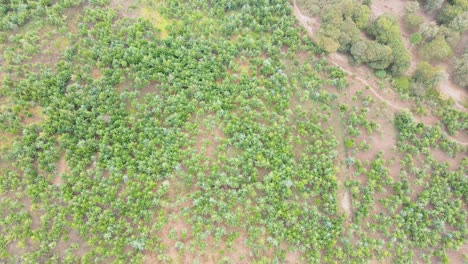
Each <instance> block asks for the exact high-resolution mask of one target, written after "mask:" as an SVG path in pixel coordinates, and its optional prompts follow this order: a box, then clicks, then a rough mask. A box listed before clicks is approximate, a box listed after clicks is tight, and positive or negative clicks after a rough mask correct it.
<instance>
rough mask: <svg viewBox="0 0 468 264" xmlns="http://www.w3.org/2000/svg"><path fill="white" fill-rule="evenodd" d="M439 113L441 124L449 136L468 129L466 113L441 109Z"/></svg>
mask: <svg viewBox="0 0 468 264" xmlns="http://www.w3.org/2000/svg"><path fill="white" fill-rule="evenodd" d="M440 112H441V113H439V115H440V116H441V121H442V124H444V125H445V127H446V128H447V131H448V132H449V134H450V135H454V134H455V133H456V132H457V131H464V130H466V129H468V113H465V112H461V111H458V110H455V109H450V108H448V109H441V111H440Z"/></svg>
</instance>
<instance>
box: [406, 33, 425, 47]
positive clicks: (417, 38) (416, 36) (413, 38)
mask: <svg viewBox="0 0 468 264" xmlns="http://www.w3.org/2000/svg"><path fill="white" fill-rule="evenodd" d="M422 39H423V37H422V35H421V34H419V33H413V34H411V35H410V37H409V40H410V43H411V44H413V45H415V44H419V43H420V42H421V40H422Z"/></svg>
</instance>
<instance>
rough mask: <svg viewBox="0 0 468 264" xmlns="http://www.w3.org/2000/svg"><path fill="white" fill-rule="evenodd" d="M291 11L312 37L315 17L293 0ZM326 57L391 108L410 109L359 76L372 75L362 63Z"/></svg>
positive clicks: (373, 82)
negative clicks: (309, 15) (385, 96)
mask: <svg viewBox="0 0 468 264" xmlns="http://www.w3.org/2000/svg"><path fill="white" fill-rule="evenodd" d="M293 11H294V15H295V16H296V18H297V19H298V20H299V23H300V24H301V26H303V27H304V28H305V29H306V31H307V33H308V35H309V37H311V38H312V39H313V38H314V28H316V27H317V26H319V23H318V21H317V20H316V19H313V18H310V17H308V16H306V15H304V14H302V12H301V10H300V9H299V7H298V6H297V4H296V1H295V0H294V1H293ZM309 24H312V26H311V25H309ZM327 58H328V61H329V62H330V63H331V64H333V65H335V66H337V67H340V68H341V69H342V70H343V71H344V72H346V73H347V74H348V75H350V76H351V77H353V79H354V80H356V81H359V82H360V83H362V84H364V85H365V86H366V87H368V88H369V90H370V91H371V92H372V93H373V94H374V95H375V97H377V98H378V99H379V100H381V101H383V102H385V103H386V104H387V105H389V106H390V107H392V108H393V109H395V110H398V111H409V110H410V106H411V104H410V103H403V102H401V101H397V100H392V101H390V100H388V99H386V98H384V97H383V96H382V95H380V94H379V93H378V92H377V91H376V90H375V89H374V88H373V87H375V86H377V81H376V80H375V78H372V79H371V80H369V81H368V80H365V79H364V78H362V77H360V76H372V73H371V72H370V71H369V69H367V68H365V67H364V66H362V65H361V66H357V65H353V66H351V65H350V64H349V63H348V59H347V57H346V56H345V55H343V54H339V53H332V54H329V55H328V56H327ZM394 97H395V96H394ZM415 119H416V121H418V122H421V123H424V122H423V121H422V120H420V119H418V118H417V117H415ZM443 133H444V135H445V136H446V137H447V138H450V139H451V140H452V141H454V142H456V143H458V144H461V145H465V146H466V145H468V142H462V141H459V140H457V139H455V138H453V137H452V136H450V135H448V134H447V133H446V132H445V131H444V132H443Z"/></svg>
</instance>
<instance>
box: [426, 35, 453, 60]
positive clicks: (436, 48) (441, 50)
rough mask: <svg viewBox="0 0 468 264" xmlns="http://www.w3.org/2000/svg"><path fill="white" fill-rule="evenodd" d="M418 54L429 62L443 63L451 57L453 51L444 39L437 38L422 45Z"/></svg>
mask: <svg viewBox="0 0 468 264" xmlns="http://www.w3.org/2000/svg"><path fill="white" fill-rule="evenodd" d="M420 54H421V56H423V58H425V59H426V60H429V61H444V60H447V59H449V58H451V57H452V56H453V51H452V48H451V47H450V45H449V44H448V43H447V41H446V40H445V38H442V37H437V38H435V39H434V40H432V41H430V42H428V43H426V44H423V45H422V46H421V49H420Z"/></svg>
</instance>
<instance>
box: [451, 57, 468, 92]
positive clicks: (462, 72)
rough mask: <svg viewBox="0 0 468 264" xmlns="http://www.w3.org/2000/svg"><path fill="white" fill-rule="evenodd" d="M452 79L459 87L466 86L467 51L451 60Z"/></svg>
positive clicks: (467, 74)
mask: <svg viewBox="0 0 468 264" xmlns="http://www.w3.org/2000/svg"><path fill="white" fill-rule="evenodd" d="M453 66H454V71H453V80H454V81H455V82H456V83H457V84H458V85H460V86H461V87H468V53H465V54H463V56H461V57H460V58H455V60H454V62H453Z"/></svg>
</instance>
